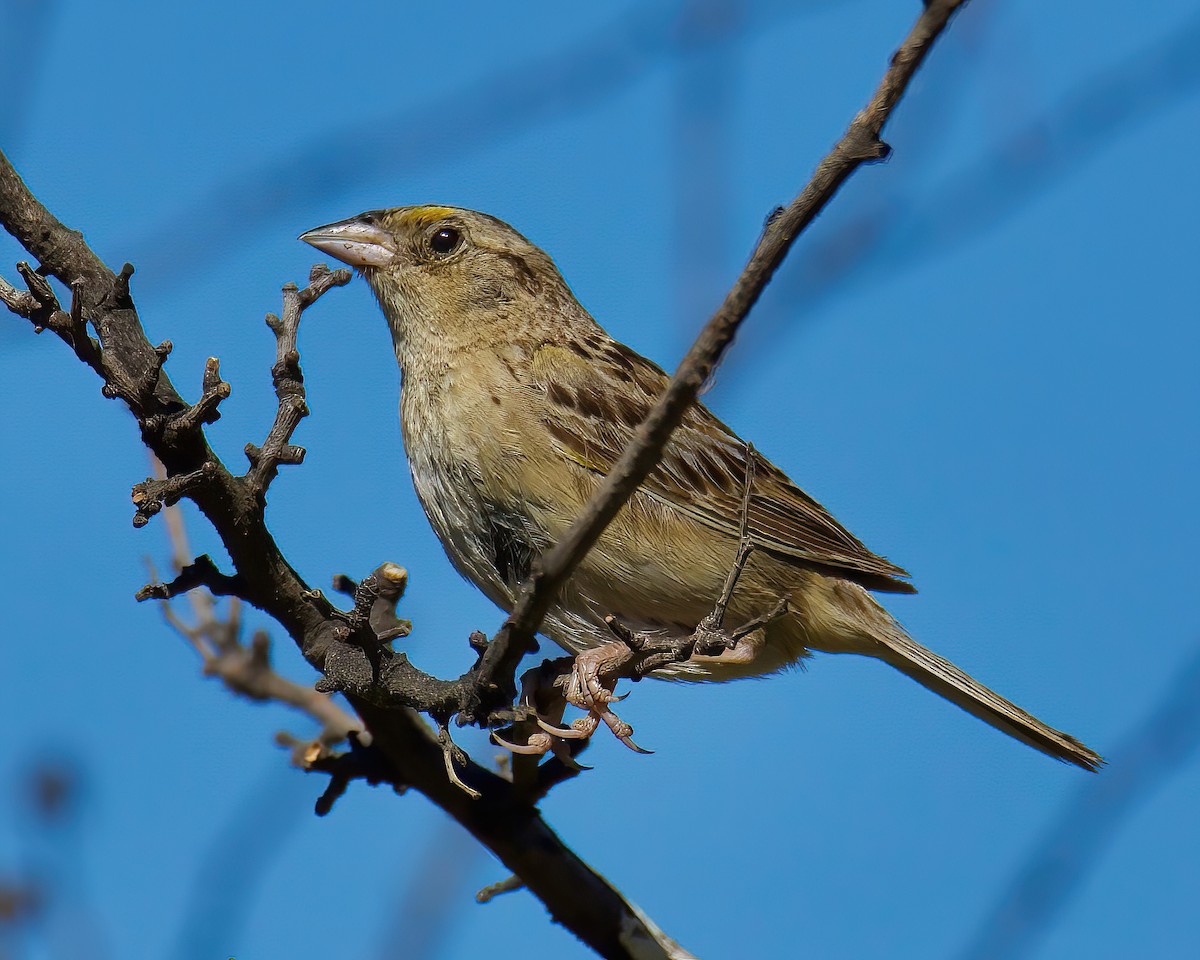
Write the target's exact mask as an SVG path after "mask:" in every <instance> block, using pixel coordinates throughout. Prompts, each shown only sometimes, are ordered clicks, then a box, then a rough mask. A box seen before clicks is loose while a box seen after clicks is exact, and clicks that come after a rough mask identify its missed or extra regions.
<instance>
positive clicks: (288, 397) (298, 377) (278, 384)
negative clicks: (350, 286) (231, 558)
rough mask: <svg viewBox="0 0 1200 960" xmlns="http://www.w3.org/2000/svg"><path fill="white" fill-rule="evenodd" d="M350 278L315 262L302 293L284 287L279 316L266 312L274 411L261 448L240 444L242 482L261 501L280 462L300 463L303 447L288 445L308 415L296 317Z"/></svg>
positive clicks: (291, 284) (290, 285) (287, 285)
mask: <svg viewBox="0 0 1200 960" xmlns="http://www.w3.org/2000/svg"><path fill="white" fill-rule="evenodd" d="M352 276H353V274H352V273H351V272H350V271H349V270H330V269H329V268H328V267H326V266H325V265H324V264H318V265H316V266H315V267H313V268H312V271H311V273H310V274H309V277H308V280H309V285H308V286H307V287H305V288H304V289H303V290H300V289H298V288H297V287H296V285H295V284H294V283H287V284H284V286H283V312H282V313H281V314H280V315H279V316H276V315H275V314H273V313H268V314H267V326H269V327H270V328H271V330H272V332H273V333H274V334H275V365H274V366H273V367H271V380H272V382H273V383H274V384H275V396H276V398H277V400H278V401H279V408H278V410H277V411H276V413H275V422H274V423H273V424H272V425H271V431H270V433H268V434H267V439H266V440H265V441H264V442H263V445H262V447H257V446H255V445H254V444H252V443H248V444H246V456H247V457H248V458H249V460H250V470H249V472H248V473H247V474H246V481H247V483H248V484H249V486H250V490H251V492H252V493H253V494H254V496H255V497H256V498H257V499H258V500H259V501H260V502H262V503H265V502H266V496H267V488H268V487H269V486H270V485H271V481H272V480H274V479H275V475H276V474H277V473H278V472H279V465H280V464H299V463H303V462H304V448H303V447H297V446H293V445H292V444H291V443H289V442H288V441H290V440H291V438H292V434H293V433H294V432H295V431H296V427H297V426H299V424H300V421H301V420H303V419H304V418H305V417H306V416H308V404H307V403H306V402H305V395H304V374H303V373H301V371H300V352H299V350H297V349H296V336H297V333H298V331H299V329H300V316H301V314H303V313H304V310H305V308H306V307H309V306H311V305H312V304H314V303H316V302H317V300H319V299H320V298H321V296H322V295H323V294H325V293H326V292H328V291H329V290H331V289H333V288H334V287H342V286H345V285H346V284H347V283H349V282H350V278H351V277H352Z"/></svg>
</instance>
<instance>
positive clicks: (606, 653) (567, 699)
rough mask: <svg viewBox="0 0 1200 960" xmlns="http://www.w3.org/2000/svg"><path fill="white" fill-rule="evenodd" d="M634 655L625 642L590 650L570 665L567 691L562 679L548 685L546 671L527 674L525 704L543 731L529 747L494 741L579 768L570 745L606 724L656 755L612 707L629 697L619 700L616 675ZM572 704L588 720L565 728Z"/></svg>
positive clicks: (637, 748) (523, 685) (634, 746)
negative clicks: (636, 739)
mask: <svg viewBox="0 0 1200 960" xmlns="http://www.w3.org/2000/svg"><path fill="white" fill-rule="evenodd" d="M631 653H632V651H631V650H630V648H629V646H628V645H627V644H625V643H624V642H622V641H620V640H614V641H612V642H611V643H606V644H603V645H602V646H599V647H596V648H594V649H592V650H585V651H584V652H583V653H580V654H579V655H578V656H576V657H575V658H574V659H573V660H572V661H571V663H570V667H569V672H568V673H567V674H566V677H565V686H564V685H563V681H562V680H559V681H558V682H557V683H555V682H549V683H548V682H547V679H546V671H545V670H544V669H542V668H538V669H534V670H530V671H528V672H527V673H526V674H525V676H523V677H522V678H521V703H522V704H523V705H525V706H526V707H528V708H529V709H530V710H531V711H532V712H533V719H534V721H535V722H536V723H537V726H538V729H537V730H536V731H534V732H533V733H531V734H530V735H529V737H528V739H527V740H526V742H525V743H510V742H509V741H507V740H505V739H504V738H502V737H500V736H499V735H498V734H496V733H493V734H492V739H493V740H495V741H496V743H498V744H499V745H500V746H502V747H504V748H505V749H506V750H511V751H512V752H513V753H519V754H524V755H532V756H543V755H545V754H547V753H553V754H554V755H555V756H556V757H558V758H559V759H560V760H563V761H564V762H566V763H569V764H570V765H572V766H579V765H580V764H579V763H578V762H577V761H576V760H575V759H574V757H573V756H572V755H571V751H570V749H569V747H568V743H569V742H570V741H580V740H587V739H589V738H590V737H591V736H592V734H593V733H595V732H596V730H597V729H599V726H600V722H601V721H603V722H604V724H605V725H606V726H607V727H608V729H609V730H611V731H612V733H613V736H615V737H616V738H617V739H618V740H620V741H621V742H622V743H623V744H625V746H627V747H629V749H630V750H633V751H635V752H637V753H652V752H653V751H650V750H646V749H643V748H642V747H640V746H638V745H637V744H636V743H635V742H634V740H633V727H631V726H630V725H629V724H628V723H626V722H625V721H624V720H622V719H621V718H620V717H618V716H617V715H616V714H615V713H614V712H613V710H612V707H611V706H610V704H613V703H616V702H618V701H620V700H624V699H625V696H627V694H625V695H622V696H617V694H616V691H615V687H616V683H617V681H616V674H617V672H618V671H619V670H620V669H621V668H622V667H623V666H624V665H625V664H627V663H628V662H629V660H630V656H631ZM543 666H546V665H543ZM605 677H612V679H605ZM567 704H570V705H571V706H573V707H578V708H579V709H580V710H583V711H584V716H582V717H579V718H578V719H576V720H574V721H573V722H572V723H571V725H570V726H566V727H564V726H562V725H561V721H562V714H563V710H564V709H565V707H566V705H567Z"/></svg>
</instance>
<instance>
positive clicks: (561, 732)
mask: <svg viewBox="0 0 1200 960" xmlns="http://www.w3.org/2000/svg"><path fill="white" fill-rule="evenodd" d="M534 719H536V720H537V725H538V726H539V727H541V728H542V729H543V730H545V731H546V732H547V733H548V734H550V736H552V737H559V738H561V739H563V740H586V739H587V738H588V737H590V736H591V735H592V731H590V730H580V729H579V728H578V727H573V726H572V727H556V726H555V725H554V724H552V723H547V722H546V721H545V720H543V719H542V718H541V717H535V718H534Z"/></svg>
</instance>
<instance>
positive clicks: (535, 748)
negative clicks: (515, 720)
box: [492, 730, 553, 757]
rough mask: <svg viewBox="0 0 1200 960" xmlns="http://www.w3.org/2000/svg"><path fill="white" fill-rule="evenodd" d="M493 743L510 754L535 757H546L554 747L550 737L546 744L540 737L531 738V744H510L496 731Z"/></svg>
mask: <svg viewBox="0 0 1200 960" xmlns="http://www.w3.org/2000/svg"><path fill="white" fill-rule="evenodd" d="M535 739H536V740H537V742H536V743H535V742H534V741H535ZM492 742H493V743H495V744H496V745H497V746H501V747H503V748H504V749H505V750H508V751H509V752H510V753H519V754H523V755H525V756H534V757H541V756H545V754H547V753H548V752H549V751H550V749H551V747H552V746H553V744H552V743H551V742H550V738H549V737H547V738H546V742H545V743H542V741H541V738H540V737H531V738H530V740H529V743H509V742H508V741H507V740H505V739H504V738H503V737H502V736H500V735H499V734H498V733H496V732H495V731H494V730H493V731H492Z"/></svg>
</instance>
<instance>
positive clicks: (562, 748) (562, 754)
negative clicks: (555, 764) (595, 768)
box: [551, 740, 592, 773]
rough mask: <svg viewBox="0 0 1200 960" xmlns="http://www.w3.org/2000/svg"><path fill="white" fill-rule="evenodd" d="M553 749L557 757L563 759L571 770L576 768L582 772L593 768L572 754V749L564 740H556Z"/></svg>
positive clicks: (577, 771) (578, 771) (576, 770)
mask: <svg viewBox="0 0 1200 960" xmlns="http://www.w3.org/2000/svg"><path fill="white" fill-rule="evenodd" d="M551 749H552V750H553V751H554V756H555V757H557V758H558V759H559V760H561V761H562V762H563V764H564V765H565V766H567V767H568V768H569V769H571V770H574V771H575V772H576V773H582V772H583V771H584V770H591V769H592V768H591V767H589V766H588V765H587V764H586V763H580V762H579V761H578V760H576V759H575V758H574V757H573V756H571V751H570V749H569V748H568V747H567V745H566V743H565V742H564V741H562V740H555V741H554V746H553V747H552V748H551Z"/></svg>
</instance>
